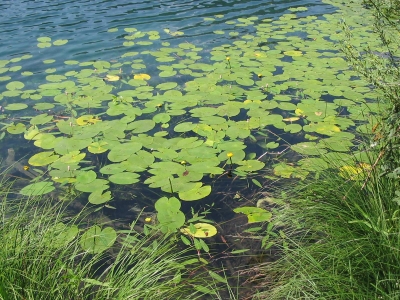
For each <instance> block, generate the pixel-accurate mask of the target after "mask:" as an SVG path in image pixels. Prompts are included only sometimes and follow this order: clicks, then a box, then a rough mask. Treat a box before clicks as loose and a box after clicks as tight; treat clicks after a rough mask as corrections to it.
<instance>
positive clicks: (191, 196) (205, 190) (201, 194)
mask: <svg viewBox="0 0 400 300" xmlns="http://www.w3.org/2000/svg"><path fill="white" fill-rule="evenodd" d="M202 185H203V184H202V183H201V182H200V183H198V184H197V185H196V188H194V189H191V190H189V191H187V192H182V193H179V198H180V199H181V200H184V201H194V200H199V199H202V198H205V197H207V196H208V195H210V193H211V186H210V185H205V186H202Z"/></svg>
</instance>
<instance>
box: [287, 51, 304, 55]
mask: <svg viewBox="0 0 400 300" xmlns="http://www.w3.org/2000/svg"><path fill="white" fill-rule="evenodd" d="M283 54H285V55H287V56H302V55H303V52H301V51H295V50H290V51H285V52H283Z"/></svg>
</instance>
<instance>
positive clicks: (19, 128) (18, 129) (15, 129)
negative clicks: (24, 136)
mask: <svg viewBox="0 0 400 300" xmlns="http://www.w3.org/2000/svg"><path fill="white" fill-rule="evenodd" d="M25 130H26V127H25V125H24V124H22V123H17V124H15V125H11V126H8V127H7V132H8V133H11V134H20V133H23V132H25Z"/></svg>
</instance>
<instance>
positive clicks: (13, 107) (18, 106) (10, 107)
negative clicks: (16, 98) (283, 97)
mask: <svg viewBox="0 0 400 300" xmlns="http://www.w3.org/2000/svg"><path fill="white" fill-rule="evenodd" d="M27 107H28V105H26V104H25V103H11V104H8V105H7V106H6V107H4V108H5V109H7V110H22V109H25V108H27Z"/></svg>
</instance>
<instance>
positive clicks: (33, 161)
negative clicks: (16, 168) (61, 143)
mask: <svg viewBox="0 0 400 300" xmlns="http://www.w3.org/2000/svg"><path fill="white" fill-rule="evenodd" d="M59 157H60V156H59V155H55V154H54V151H46V152H40V153H37V154H35V155H33V156H32V157H31V158H29V161H28V162H29V164H30V165H32V166H36V167H40V166H46V165H49V164H51V163H53V162H55V161H56V160H58V159H59Z"/></svg>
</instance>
